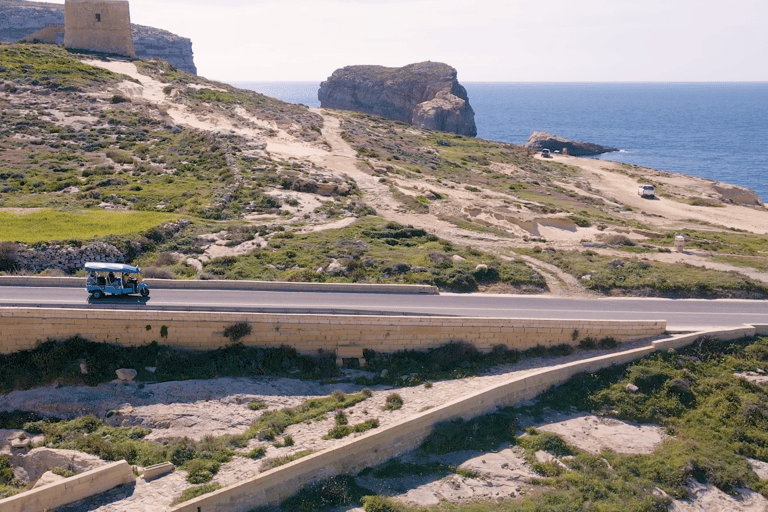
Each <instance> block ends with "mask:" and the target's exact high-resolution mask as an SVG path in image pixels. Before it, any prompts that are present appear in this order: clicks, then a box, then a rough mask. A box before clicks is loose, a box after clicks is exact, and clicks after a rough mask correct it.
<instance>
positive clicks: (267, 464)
mask: <svg viewBox="0 0 768 512" xmlns="http://www.w3.org/2000/svg"><path fill="white" fill-rule="evenodd" d="M313 453H315V451H314V450H301V451H300V452H296V453H292V454H290V455H285V456H283V457H276V458H274V459H266V460H265V461H264V462H263V463H262V465H261V468H262V470H263V471H268V470H270V469H274V468H277V467H280V466H283V465H285V464H288V463H289V462H293V461H295V460H299V459H300V458H302V457H306V456H307V455H311V454H313Z"/></svg>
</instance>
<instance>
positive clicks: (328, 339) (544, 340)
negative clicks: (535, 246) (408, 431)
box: [0, 308, 666, 358]
mask: <svg viewBox="0 0 768 512" xmlns="http://www.w3.org/2000/svg"><path fill="white" fill-rule="evenodd" d="M237 323H247V324H248V325H249V326H250V327H251V334H249V335H248V336H245V337H244V338H242V339H241V340H240V342H241V343H243V344H244V345H246V346H253V347H279V346H282V345H289V346H292V347H294V348H295V349H296V350H297V351H299V352H300V353H302V354H317V353H318V351H320V350H323V351H325V352H335V353H336V354H337V357H349V358H353V357H356V358H360V357H362V355H363V349H366V348H367V349H373V350H376V351H377V352H397V351H399V350H426V349H429V348H433V347H438V346H441V345H445V344H446V343H450V342H455V341H466V342H470V343H472V344H474V345H475V347H476V348H477V349H478V350H480V351H483V352H488V351H490V350H491V349H492V348H493V347H494V346H496V345H506V346H507V347H508V348H510V349H517V350H525V349H528V348H532V347H536V346H537V345H542V346H545V347H548V346H553V345H559V344H563V343H566V344H571V345H575V344H578V342H579V340H581V339H584V338H585V337H592V338H595V339H601V338H605V337H611V338H614V339H616V340H617V341H619V342H626V341H634V340H638V339H645V338H651V337H656V336H659V335H660V334H662V333H663V332H664V331H665V329H666V322H665V321H663V320H658V321H621V320H554V319H552V320H541V319H509V318H466V317H432V316H430V317H423V316H367V315H291V314H266V313H212V312H211V313H209V312H185V311H142V310H104V309H66V308H0V353H12V352H17V351H20V350H27V349H31V348H34V347H35V346H36V345H37V343H38V342H39V341H45V340H47V339H66V338H69V337H72V336H81V337H83V338H86V339H89V340H93V341H103V342H107V343H114V344H117V345H122V346H141V345H145V344H147V343H150V342H152V341H157V342H158V343H160V344H162V345H166V346H172V347H176V348H183V349H193V350H212V349H217V348H220V347H223V346H226V345H227V344H228V343H229V342H230V340H229V339H228V338H226V337H225V336H224V329H226V328H227V327H229V326H231V325H234V324H237ZM574 331H578V336H576V337H574Z"/></svg>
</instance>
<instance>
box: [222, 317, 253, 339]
mask: <svg viewBox="0 0 768 512" xmlns="http://www.w3.org/2000/svg"><path fill="white" fill-rule="evenodd" d="M251 330H252V329H251V326H250V324H247V323H245V322H240V323H237V324H232V325H230V326H228V327H226V328H225V329H224V337H225V338H229V341H230V342H232V343H237V342H238V341H240V340H241V339H243V338H245V337H246V336H249V335H250V334H251Z"/></svg>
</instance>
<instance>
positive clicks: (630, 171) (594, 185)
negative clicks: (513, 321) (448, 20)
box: [87, 60, 768, 296]
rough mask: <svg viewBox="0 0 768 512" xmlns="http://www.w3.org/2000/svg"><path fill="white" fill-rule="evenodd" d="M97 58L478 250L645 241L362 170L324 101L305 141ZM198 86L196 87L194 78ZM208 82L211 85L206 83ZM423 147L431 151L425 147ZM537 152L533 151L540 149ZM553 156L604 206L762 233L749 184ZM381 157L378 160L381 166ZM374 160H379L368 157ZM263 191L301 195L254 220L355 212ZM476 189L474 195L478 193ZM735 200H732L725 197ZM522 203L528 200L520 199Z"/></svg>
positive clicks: (144, 97) (653, 222) (170, 101)
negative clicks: (641, 185) (538, 243)
mask: <svg viewBox="0 0 768 512" xmlns="http://www.w3.org/2000/svg"><path fill="white" fill-rule="evenodd" d="M87 62H88V63H89V64H92V65H94V66H100V67H104V68H107V69H110V70H111V71H114V72H118V73H123V74H125V75H127V76H129V77H131V78H132V79H134V80H135V81H138V82H139V83H136V82H135V81H129V80H125V81H124V82H122V83H121V84H120V85H119V86H118V92H119V93H121V94H124V95H127V96H129V97H131V98H132V99H133V101H144V102H146V103H147V104H150V105H155V106H157V108H158V109H159V110H160V111H162V112H164V113H166V115H167V116H168V118H169V120H170V121H172V122H173V123H175V124H178V125H184V126H188V127H192V128H197V129H200V130H208V131H214V132H222V133H231V134H238V135H241V136H243V137H245V138H246V139H248V140H251V141H253V144H254V145H255V147H261V148H264V150H263V151H264V152H265V153H266V154H267V155H268V156H269V157H271V158H272V159H273V160H274V161H286V162H288V161H292V160H297V161H304V162H311V163H312V164H313V165H314V166H316V167H317V168H321V169H323V170H324V171H325V172H329V173H331V174H333V175H335V176H346V177H349V178H352V179H353V180H354V181H355V182H356V183H357V186H358V187H359V189H360V190H361V191H362V192H363V193H364V202H365V203H366V204H367V205H369V206H371V207H373V208H374V209H375V210H376V212H377V213H378V214H379V215H380V216H381V217H383V218H385V219H387V220H390V221H395V222H399V223H401V224H404V225H413V226H415V227H420V228H425V229H428V230H429V231H430V232H431V233H434V234H435V235H437V236H439V237H440V238H443V239H446V240H450V241H453V242H456V243H460V244H464V245H471V246H473V247H477V248H479V249H481V250H484V251H488V252H492V253H494V254H496V255H498V256H501V257H518V256H515V255H513V254H512V253H511V252H510V250H509V249H510V248H511V247H532V246H534V245H535V242H530V243H529V242H527V241H526V240H527V239H528V238H529V237H540V238H542V239H545V240H546V243H547V245H548V246H549V247H552V248H554V249H556V250H574V249H576V250H582V249H583V245H582V243H583V242H584V241H595V240H599V239H600V237H603V236H605V235H609V234H612V233H619V234H622V235H625V236H627V237H629V238H631V239H633V240H635V241H638V242H642V241H643V240H645V239H646V235H645V234H644V233H643V232H642V231H640V230H633V229H622V230H620V231H614V228H611V227H609V228H608V229H607V230H604V231H600V230H598V229H597V227H595V226H590V227H579V226H576V225H575V224H574V223H573V222H571V221H570V220H568V219H567V218H566V217H564V215H563V214H554V215H553V214H549V215H543V214H537V213H534V212H527V211H525V208H523V209H517V210H511V209H510V207H509V204H510V201H511V200H512V201H514V200H515V197H514V196H513V195H509V194H500V193H499V192H498V191H493V190H481V192H480V194H479V195H478V193H475V192H473V191H469V190H464V188H463V187H455V186H449V185H448V184H447V183H440V182H439V180H438V181H436V180H434V179H432V178H430V177H429V176H426V175H425V176H417V175H414V174H413V173H399V174H396V175H389V176H388V178H387V180H386V182H383V181H382V180H381V179H380V177H379V176H375V175H373V173H371V172H370V170H365V171H363V170H361V167H359V162H360V161H359V159H358V157H357V153H356V151H355V150H354V149H353V148H352V147H351V146H350V144H349V143H347V142H346V141H345V140H344V138H343V137H342V133H341V132H342V129H341V126H340V120H339V117H338V116H340V115H343V114H339V113H335V112H333V111H326V110H323V109H312V112H314V113H316V114H319V115H321V116H322V117H323V121H324V125H323V128H322V140H321V141H319V142H315V143H309V142H306V141H303V140H300V139H298V138H296V137H294V136H292V135H291V134H290V133H288V132H286V131H284V130H282V129H280V128H279V127H278V126H277V124H276V123H274V122H273V121H269V120H264V119H260V118H258V117H257V116H256V115H254V114H252V113H249V112H248V111H247V110H246V109H245V108H242V107H235V108H234V109H233V110H232V111H224V110H215V109H214V110H206V109H202V110H195V111H192V110H191V109H190V108H189V107H188V106H186V105H183V104H181V103H179V102H176V101H174V95H173V93H172V92H171V94H166V93H165V92H164V88H165V87H166V85H167V84H164V83H163V82H160V81H158V80H156V79H154V78H152V77H149V76H146V75H143V74H141V73H140V72H139V71H138V70H137V68H136V66H135V65H134V64H132V63H130V62H117V61H115V62H106V61H98V60H90V61H87ZM197 87H202V86H201V85H198V86H197ZM205 87H211V86H209V85H206V86H205ZM423 151H424V152H427V153H428V152H430V151H433V150H432V149H430V148H424V149H423ZM537 158H540V157H537ZM552 160H553V161H554V162H559V163H563V164H566V165H569V166H572V167H574V168H577V169H579V170H580V173H581V174H580V175H579V176H577V177H576V178H574V179H572V180H568V181H562V182H558V183H557V185H559V186H561V187H562V188H563V189H564V190H568V191H571V192H573V193H576V194H579V195H580V196H583V197H594V198H597V199H599V200H600V201H605V202H606V204H607V207H609V208H613V209H614V213H612V215H617V216H619V217H621V218H623V219H625V220H627V221H630V222H631V221H637V222H640V223H642V224H645V225H650V226H653V227H654V228H658V229H663V230H682V229H683V228H690V227H692V226H694V227H696V228H697V229H705V230H706V229H715V228H718V227H719V228H723V227H728V228H738V229H744V230H747V231H750V232H753V233H758V234H768V209H766V208H765V207H764V206H762V205H746V204H740V202H745V201H749V200H750V196H749V191H746V190H745V189H740V188H738V187H734V186H731V185H728V184H724V183H718V182H714V181H712V180H707V179H701V178H695V177H691V176H686V175H682V174H676V173H669V172H663V171H656V170H652V169H644V168H635V167H632V166H625V165H623V164H619V163H614V162H610V161H605V160H596V159H590V158H576V157H570V156H566V155H559V154H555V155H553V158H552ZM388 164H389V163H388V162H381V165H382V166H386V165H388ZM374 165H379V164H376V163H375V162H374ZM494 165H495V166H496V168H497V170H498V172H500V173H507V174H510V175H515V173H518V172H519V170H517V169H516V168H514V167H513V166H508V165H504V164H494ZM643 180H650V181H652V182H655V183H659V184H663V187H664V191H665V193H666V192H668V193H669V194H671V195H668V194H667V195H664V196H663V197H662V198H656V199H653V200H649V199H643V198H640V197H639V196H638V195H637V184H638V182H642V181H643ZM393 190H396V191H397V192H398V193H402V194H406V195H410V196H418V195H422V194H426V193H429V192H430V191H432V192H435V193H438V194H441V195H442V196H443V197H444V199H443V200H441V201H439V202H435V203H433V204H432V205H431V206H430V211H429V212H428V213H419V214H415V213H413V212H411V211H409V210H407V209H406V208H404V207H403V205H402V203H401V202H400V201H399V200H398V199H397V198H396V197H395V196H394V194H393ZM268 193H269V194H272V195H276V196H281V197H282V196H284V198H285V199H292V200H296V201H298V203H299V205H298V206H297V207H294V208H293V209H292V210H291V209H289V210H290V211H292V212H293V213H294V215H293V216H291V217H285V216H264V215H254V216H251V217H248V218H247V219H249V220H251V221H252V222H254V223H259V222H261V223H263V222H267V221H268V222H271V223H278V224H284V225H291V224H293V223H301V224H302V227H300V228H299V229H300V230H303V231H317V230H322V229H333V228H337V227H340V226H345V225H348V223H351V222H353V221H354V217H352V216H350V217H348V218H347V219H342V220H339V219H332V220H330V219H324V218H322V217H321V216H318V215H317V214H315V209H316V208H317V207H318V206H319V205H320V204H322V202H324V201H326V200H327V199H326V198H322V197H318V196H317V195H315V194H300V193H293V192H289V191H283V190H279V189H275V190H273V191H269V192H268ZM479 199H480V200H479ZM684 199H685V200H692V199H709V200H712V201H715V202H717V203H718V204H722V206H721V207H717V208H714V207H706V206H692V205H690V204H687V203H686V202H683V200H684ZM729 200H730V201H733V202H732V203H729V202H728V201H729ZM521 204H525V202H523V203H521ZM446 217H447V218H451V217H458V218H470V219H476V220H478V221H480V222H485V223H487V224H489V225H491V226H496V227H497V228H498V229H499V230H500V231H505V232H507V233H509V235H510V236H511V238H510V237H501V236H497V235H495V234H492V233H489V232H479V231H472V230H467V229H462V228H459V227H457V226H456V225H455V224H454V223H451V222H448V221H446V220H443V219H444V218H446ZM253 247H254V246H253V244H252V245H251V246H249V247H240V248H238V247H226V246H224V245H223V244H219V245H218V246H216V247H213V248H212V249H211V250H210V251H209V253H208V254H207V255H206V257H216V256H224V255H228V254H231V255H238V254H244V253H246V252H248V251H250V250H253ZM593 250H595V251H596V252H598V253H602V254H611V255H623V256H626V254H622V253H618V252H616V251H612V250H611V249H608V248H596V249H593ZM642 257H643V258H647V259H650V260H656V261H662V262H676V263H677V262H684V263H688V264H691V265H695V266H701V267H706V268H710V269H715V270H720V271H734V272H738V273H742V274H744V275H746V276H748V277H750V278H753V279H756V280H760V281H763V282H768V273H766V272H762V271H759V270H757V269H751V268H745V267H736V266H733V265H729V264H726V263H721V262H714V261H713V260H712V257H711V255H710V254H707V253H705V252H702V251H690V250H689V251H685V252H681V253H677V252H674V253H657V252H650V253H644V254H643V255H642ZM525 259H526V261H527V263H529V264H531V265H532V266H534V267H535V268H536V269H537V270H538V271H539V272H540V273H541V274H542V276H543V277H544V279H545V280H546V282H547V284H548V286H549V288H550V292H551V293H553V294H556V295H581V296H588V295H590V293H589V292H587V291H586V290H585V288H584V287H583V286H582V285H581V283H580V282H579V281H578V280H577V279H574V278H573V277H572V276H569V275H567V274H565V273H563V272H561V271H560V270H559V269H557V268H555V267H554V266H551V265H547V264H545V263H542V262H541V261H538V260H535V259H533V258H525Z"/></svg>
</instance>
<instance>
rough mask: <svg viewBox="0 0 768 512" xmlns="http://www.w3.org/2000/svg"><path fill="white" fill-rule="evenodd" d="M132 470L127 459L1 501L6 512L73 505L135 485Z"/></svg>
mask: <svg viewBox="0 0 768 512" xmlns="http://www.w3.org/2000/svg"><path fill="white" fill-rule="evenodd" d="M134 480H135V479H134V477H133V468H132V467H131V466H130V465H129V464H128V463H127V462H125V461H124V460H121V461H119V462H113V463H111V464H107V465H106V466H102V467H100V468H96V469H92V470H90V471H86V472H85V473H80V474H79V475H75V476H73V477H70V478H65V479H64V480H61V481H58V482H55V483H52V484H48V485H44V486H42V487H38V488H37V489H32V490H31V491H27V492H22V493H20V494H16V495H15V496H11V497H10V498H5V499H2V500H0V510H2V511H3V512H39V511H41V510H50V509H54V508H57V507H61V506H64V505H66V504H68V503H74V502H75V501H79V500H82V499H85V498H87V497H89V496H93V495H95V494H99V493H102V492H105V491H108V490H110V489H113V488H115V487H117V486H118V485H123V484H128V483H131V482H133V481H134Z"/></svg>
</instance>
